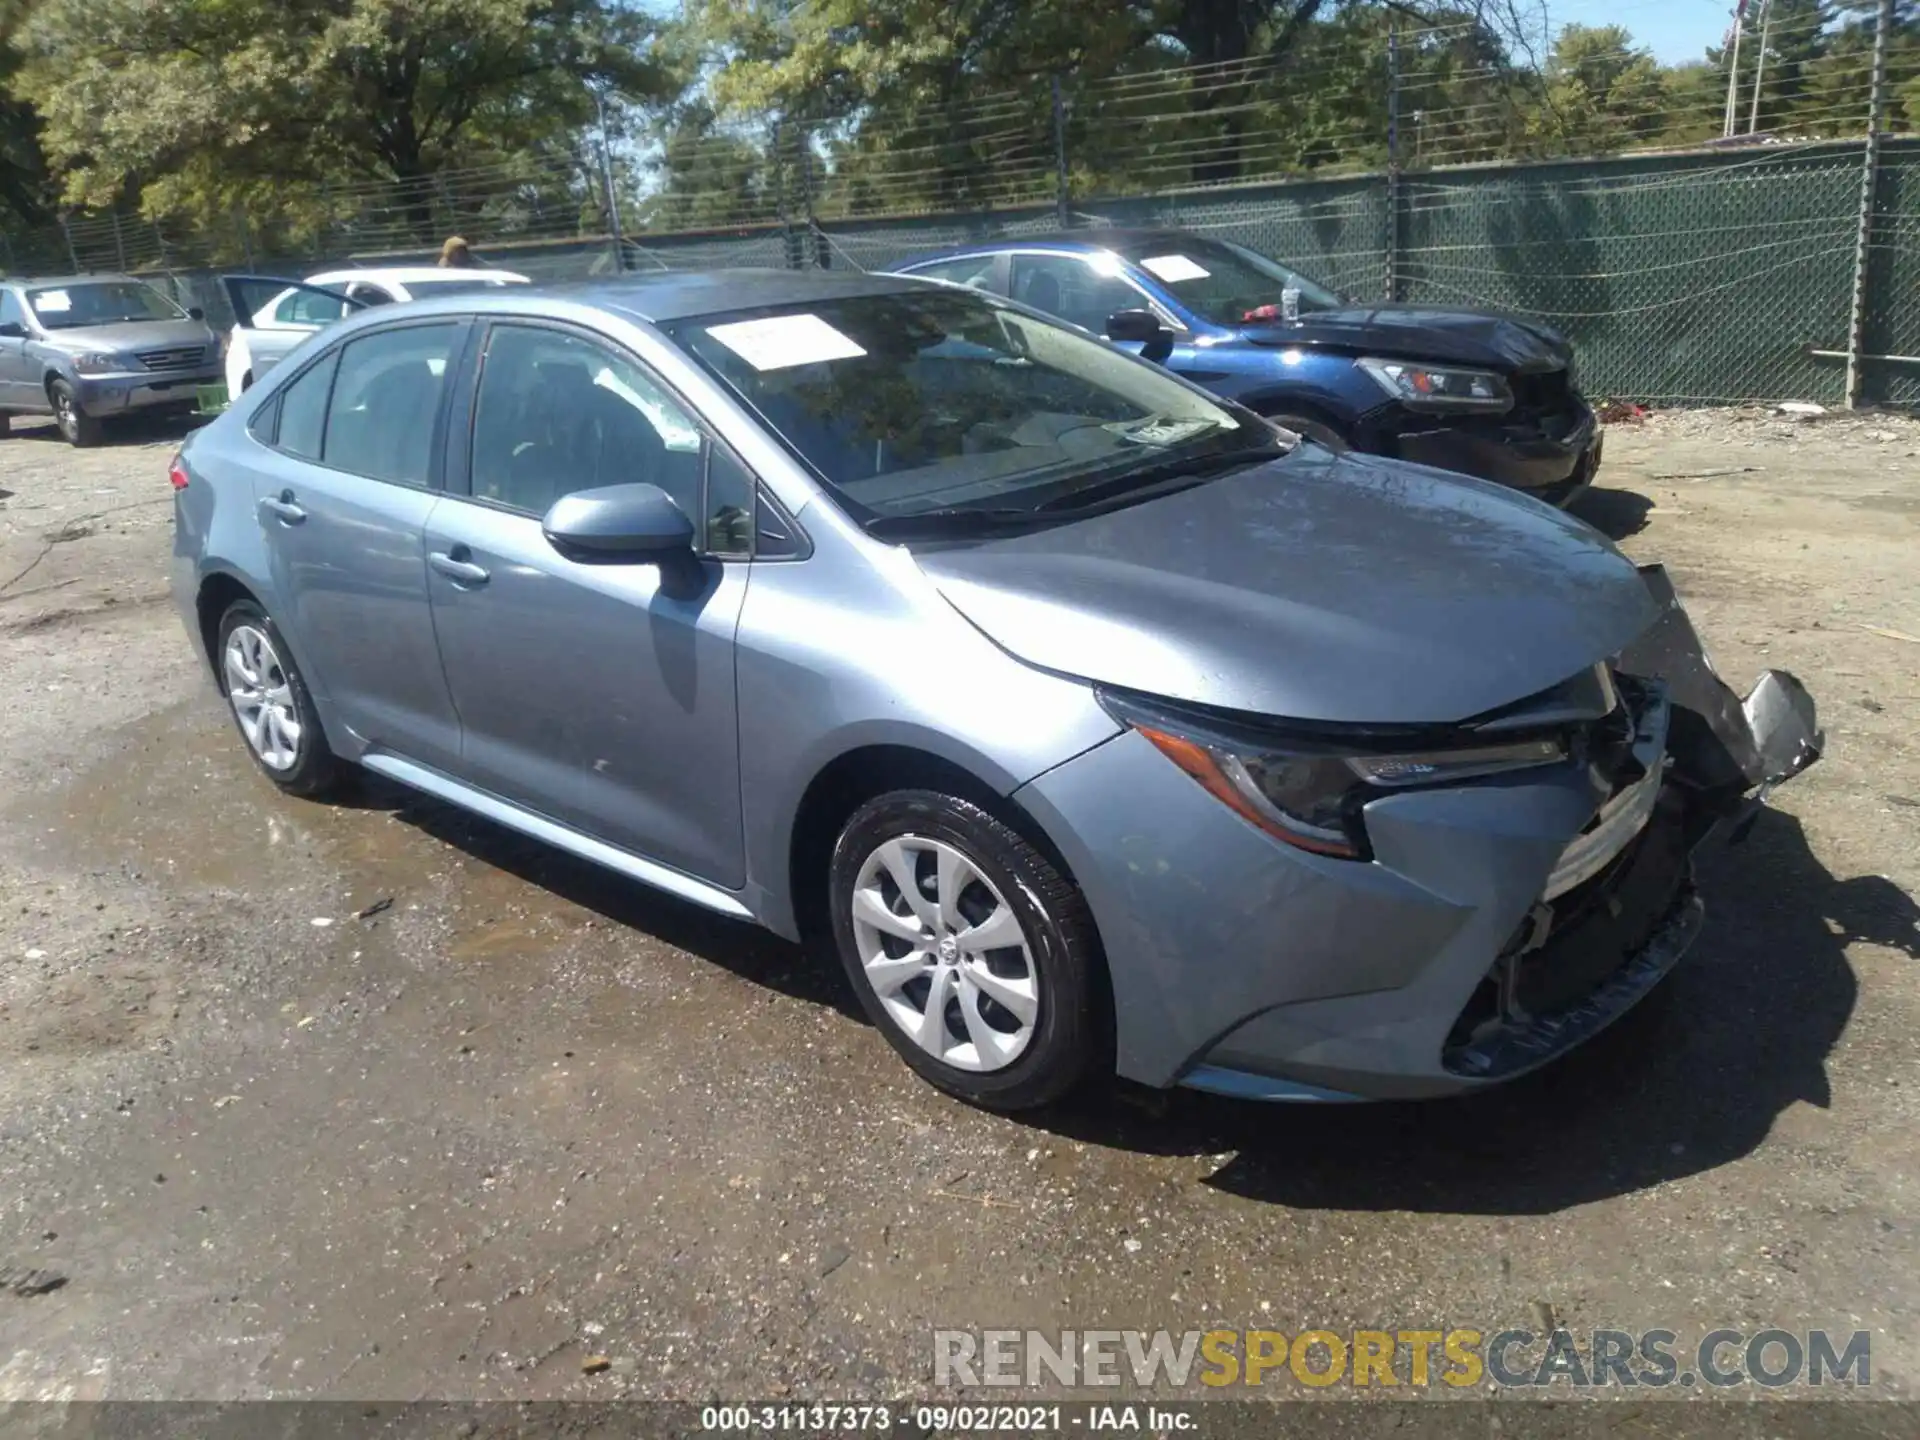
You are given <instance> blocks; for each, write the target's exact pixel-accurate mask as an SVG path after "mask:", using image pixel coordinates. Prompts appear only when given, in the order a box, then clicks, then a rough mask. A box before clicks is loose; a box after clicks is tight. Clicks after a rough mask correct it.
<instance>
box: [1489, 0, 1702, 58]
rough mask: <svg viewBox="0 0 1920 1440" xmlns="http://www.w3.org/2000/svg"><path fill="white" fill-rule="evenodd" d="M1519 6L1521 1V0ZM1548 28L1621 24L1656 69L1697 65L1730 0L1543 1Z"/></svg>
mask: <svg viewBox="0 0 1920 1440" xmlns="http://www.w3.org/2000/svg"><path fill="white" fill-rule="evenodd" d="M1523 4H1524V0H1523ZM1546 9H1547V18H1548V21H1549V22H1550V23H1551V24H1552V26H1553V28H1554V29H1556V30H1557V29H1559V28H1560V27H1561V26H1562V25H1624V26H1625V27H1626V28H1627V29H1628V31H1630V32H1631V33H1632V35H1633V39H1634V43H1635V44H1637V45H1644V46H1646V47H1647V48H1648V49H1649V50H1651V51H1653V54H1654V58H1655V59H1657V60H1659V61H1660V62H1661V63H1662V64H1666V65H1672V64H1677V63H1679V62H1681V61H1686V60H1698V59H1701V58H1702V56H1703V55H1704V53H1705V51H1706V48H1707V47H1708V46H1709V45H1718V44H1719V43H1720V41H1721V38H1722V37H1723V36H1725V34H1726V33H1727V26H1728V25H1730V24H1731V23H1732V21H1733V0H1546Z"/></svg>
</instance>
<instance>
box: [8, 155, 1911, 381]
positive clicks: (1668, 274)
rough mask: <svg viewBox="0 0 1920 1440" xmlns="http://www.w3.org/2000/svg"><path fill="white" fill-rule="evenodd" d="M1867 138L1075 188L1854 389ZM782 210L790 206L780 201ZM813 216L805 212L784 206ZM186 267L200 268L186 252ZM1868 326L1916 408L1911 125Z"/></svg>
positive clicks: (17, 252) (1370, 278)
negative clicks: (1283, 178)
mask: <svg viewBox="0 0 1920 1440" xmlns="http://www.w3.org/2000/svg"><path fill="white" fill-rule="evenodd" d="M1861 170H1862V144H1861V142H1858V141H1855V142H1848V143H1821V144H1810V145H1799V146H1782V147H1758V148H1755V149H1752V150H1747V151H1744V152H1738V153H1722V152H1713V151H1704V152H1692V153H1686V154H1675V155H1642V156H1634V157H1626V158H1620V159H1612V160H1600V161H1586V162H1567V161H1561V162H1552V163H1544V164H1531V165H1513V164H1508V165H1497V166H1494V165H1489V166H1473V167H1461V168H1458V169H1453V170H1438V171H1426V172H1420V173H1417V174H1413V175H1408V176H1405V177H1400V178H1398V179H1393V178H1390V177H1389V176H1387V175H1385V174H1374V175H1360V176H1348V177H1342V178H1338V179H1314V180H1305V181H1296V182H1285V183H1276V184H1267V185H1240V186H1230V187H1210V188H1205V189H1193V190H1185V191H1171V192H1167V193H1162V194H1152V195H1132V196H1124V197H1119V198H1107V199H1103V198H1098V197H1084V198H1083V197H1075V198H1074V200H1073V201H1072V204H1071V206H1070V214H1069V221H1070V223H1071V224H1072V225H1073V226H1074V227H1077V228H1085V229H1088V230H1094V229H1097V228H1099V227H1102V226H1109V225H1125V226H1166V227H1169V228H1178V229H1182V230H1191V231H1195V232H1198V233H1202V234H1207V235H1215V236H1220V237H1223V238H1226V239H1230V240H1235V241H1238V242H1239V243H1241V244H1244V245H1248V246H1250V247H1252V248H1253V249H1256V250H1259V251H1261V252H1263V253H1265V254H1269V255H1272V256H1275V257H1276V258H1279V259H1282V260H1284V261H1286V262H1287V263H1288V264H1290V265H1294V266H1296V267H1298V268H1299V269H1301V270H1303V271H1304V272H1306V273H1308V274H1310V275H1313V276H1315V277H1316V278H1319V279H1321V280H1323V281H1324V282H1325V283H1327V284H1329V285H1331V286H1333V287H1334V288H1336V289H1339V290H1342V291H1344V292H1345V293H1347V294H1349V295H1351V296H1353V297H1354V298H1355V299H1357V300H1372V299H1378V298H1385V297H1386V296H1387V295H1388V292H1389V286H1390V285H1391V287H1392V290H1393V292H1394V295H1395V298H1398V299H1400V300H1403V301H1409V302H1415V303H1431V304H1434V305H1444V306H1466V307H1475V308H1481V307H1484V308H1491V309H1501V310H1510V311H1515V312H1518V313H1521V314H1525V315H1531V316H1535V317H1538V318H1540V319H1542V320H1545V321H1547V322H1549V323H1551V324H1553V325H1555V326H1557V327H1559V328H1561V329H1563V330H1564V331H1566V332H1567V333H1568V334H1569V335H1570V336H1571V337H1572V338H1573V340H1574V342H1575V345H1576V347H1577V349H1578V352H1579V363H1580V367H1581V375H1582V385H1583V387H1584V388H1585V389H1586V390H1587V392H1588V393H1589V394H1591V395H1593V396H1596V397H1607V398H1614V399H1631V400H1645V401H1652V402H1655V403H1662V404H1672V405H1706V404H1723V403H1732V402H1754V401H1772V400H1785V399H1797V400H1813V401H1817V402H1820V403H1822V404H1827V405H1834V406H1837V405H1841V404H1844V403H1845V401H1846V395H1845V370H1846V365H1845V354H1844V352H1845V350H1846V347H1847V339H1848V331H1849V320H1850V304H1851V295H1852V284H1853V269H1854V254H1855V245H1856V240H1857V226H1858V222H1859V200H1860V185H1861ZM783 208H787V207H783ZM791 208H792V209H793V210H796V211H802V207H800V206H797V205H796V206H794V207H791ZM1058 228H1059V207H1058V206H1057V205H1051V204H1050V205H1044V206H1043V205H1027V206H1022V207H1018V208H1003V209H997V210H991V211H985V212H981V213H977V214H971V215H966V214H960V215H956V214H936V215H919V216H910V217H871V218H863V217H858V216H853V215H846V214H842V215H839V216H836V217H835V218H831V219H821V218H819V217H818V215H817V214H815V213H813V212H812V211H810V210H804V211H802V213H789V214H786V215H785V216H784V218H778V219H771V220H768V221H764V222H760V223H755V224H751V225H741V226H732V227H718V228H711V229H702V230H677V231H669V232H648V233H640V234H629V235H627V236H625V237H624V238H623V239H622V240H620V241H617V242H616V241H615V240H614V239H613V237H612V236H611V235H608V234H588V235H578V234H575V235H567V236H562V237H536V238H519V237H517V236H516V235H514V234H512V233H511V232H508V233H506V234H502V235H498V236H495V235H489V234H488V233H486V232H485V231H483V230H480V229H478V228H474V229H472V230H471V231H470V232H469V234H468V238H469V239H470V240H471V241H472V242H473V244H474V245H475V247H476V248H477V250H478V252H479V253H480V255H481V257H482V259H483V260H484V261H485V262H487V263H490V264H495V265H499V266H503V267H506V268H509V269H513V270H517V271H520V272H521V273H523V274H526V275H528V276H530V277H532V278H534V279H536V280H561V279H573V278H586V277H593V276H612V275H616V274H621V273H629V274H634V275H644V274H646V273H648V272H651V271H660V270H704V269H714V268H719V267H726V266H766V267H786V266H816V265H817V266H825V267H830V268H835V269H861V270H881V269H885V268H888V267H890V266H892V265H895V264H897V263H899V262H900V261H901V260H903V259H905V258H906V257H908V256H910V255H914V254H917V253H921V252H925V251H928V250H933V249H939V248H945V247H948V246H954V245H959V244H964V243H967V242H970V241H975V240H980V239H987V238H1001V237H1017V236H1021V235H1033V234H1038V233H1044V232H1049V231H1053V230H1057V229H1058ZM433 258H434V257H433V252H432V251H431V250H429V249H426V248H424V247H423V248H419V249H384V248H383V249H350V248H346V247H344V246H343V247H342V248H341V249H339V250H337V251H333V252H330V253H306V254H277V255H276V254H262V253H259V252H258V251H255V252H253V253H251V254H249V255H247V256H246V257H245V259H244V260H243V262H242V263H241V264H240V265H238V266H232V267H227V268H236V269H246V270H251V271H254V272H256V273H266V274H278V275H286V276H290V277H295V278H299V277H304V276H306V275H310V274H315V273H318V272H321V271H324V270H329V269H337V268H346V267H350V266H355V265H373V264H380V265H396V264H430V263H432V260H433ZM196 261H199V262H200V263H195V262H196ZM0 263H5V264H6V265H7V266H8V268H9V269H11V270H15V271H21V272H24V271H39V272H41V273H48V272H53V271H66V270H70V269H79V270H82V271H106V270H127V271H132V272H134V273H140V274H146V275H149V276H152V277H155V278H157V279H160V280H162V281H164V282H165V283H166V284H167V285H168V286H169V287H170V288H171V290H172V292H173V293H174V294H175V296H176V298H178V299H180V300H181V302H182V303H185V304H193V305H199V306H200V307H202V308H203V309H205V310H206V311H207V313H208V315H209V316H210V317H211V318H212V319H213V320H214V321H215V323H217V324H223V325H224V324H227V323H230V322H231V318H232V317H231V315H230V314H229V313H228V310H227V305H226V299H225V296H224V294H222V293H221V290H220V287H219V286H218V284H217V274H218V271H219V269H220V268H222V267H217V266H214V265H211V264H208V263H205V260H204V259H203V257H202V256H200V255H196V254H195V247H194V246H192V245H189V244H185V243H175V242H174V241H173V240H172V238H171V237H169V236H168V235H167V234H166V233H165V232H164V231H162V229H161V228H160V227H159V226H156V225H152V224H148V223H144V222H134V221H131V220H128V219H125V218H123V217H122V218H111V219H104V220H103V219H96V220H93V221H90V222H88V223H87V224H86V225H85V226H81V225H69V226H68V227H67V228H66V229H65V231H64V232H61V233H56V234H55V235H54V236H52V237H48V236H45V235H41V236H36V237H33V243H32V244H23V243H22V242H21V241H20V240H18V239H10V240H9V242H8V244H7V246H6V247H5V249H4V250H0ZM1865 302H1866V303H1865V310H1864V316H1863V320H1864V323H1863V328H1862V338H1861V350H1862V352H1863V356H1864V357H1866V358H1863V362H1862V377H1863V384H1862V394H1861V399H1862V401H1863V402H1865V403H1868V404H1888V405H1900V406H1915V405H1920V362H1916V359H1915V357H1920V140H1913V139H1907V138H1888V139H1885V140H1884V141H1883V143H1882V145H1881V147H1880V156H1879V163H1878V175H1877V181H1876V184H1875V188H1874V192H1873V203H1872V214H1871V230H1870V239H1869V245H1868V249H1867V266H1866V274H1865Z"/></svg>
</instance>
